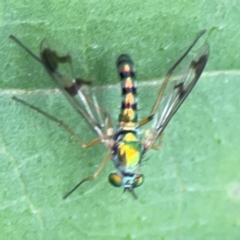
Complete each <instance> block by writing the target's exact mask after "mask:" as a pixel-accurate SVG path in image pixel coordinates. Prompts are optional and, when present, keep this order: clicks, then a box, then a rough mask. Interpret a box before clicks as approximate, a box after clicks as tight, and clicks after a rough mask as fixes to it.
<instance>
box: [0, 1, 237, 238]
mask: <svg viewBox="0 0 240 240" xmlns="http://www.w3.org/2000/svg"><path fill="white" fill-rule="evenodd" d="M0 13H1V30H2V31H1V32H2V37H1V39H0V41H1V44H0V46H1V59H0V61H1V66H2V68H1V81H0V90H1V91H0V98H1V106H0V115H1V117H2V118H1V119H2V121H1V127H0V131H1V132H0V133H1V135H0V146H1V148H0V159H1V161H0V171H1V173H0V187H1V192H0V200H1V207H0V210H1V222H0V226H1V231H0V238H1V239H104V240H105V239H113V238H114V239H184V240H185V239H192V238H194V239H224V240H225V239H231V240H232V239H239V227H240V217H239V216H240V174H239V148H238V147H239V144H240V140H239V136H240V130H239V127H238V125H239V120H240V115H239V109H240V106H239V105H240V94H239V90H240V82H239V76H240V73H239V71H234V69H238V68H239V51H238V49H240V42H239V31H238V28H239V27H238V25H237V24H236V23H237V22H238V21H239V15H240V13H239V9H238V8H237V7H236V3H235V2H234V1H232V2H229V1H222V2H220V1H215V0H214V1H209V2H204V1H173V0H170V1H167V2H166V1H157V0H150V1H142V2H140V1H71V2H68V1H53V0H52V1H45V0H44V1H43V0H41V1H36V2H31V1H12V0H10V1H5V2H2V5H1V7H0ZM204 28H206V29H208V30H209V31H208V33H207V34H206V36H205V40H207V41H208V42H209V43H210V45H211V55H210V59H209V63H208V65H207V69H206V71H205V73H204V74H203V76H202V77H201V79H200V80H199V83H198V84H197V86H196V88H195V89H194V90H193V92H192V93H191V94H190V96H189V97H188V99H187V100H186V102H185V103H184V104H183V106H182V107H181V109H180V110H179V112H178V113H177V114H176V116H174V118H173V119H172V121H171V123H170V124H169V126H168V127H167V129H166V131H165V133H164V139H163V146H162V150H161V151H160V152H154V151H152V152H149V153H148V154H147V157H146V160H148V161H146V162H145V165H144V166H143V167H142V171H143V173H144V175H145V182H144V184H143V186H141V187H140V188H138V189H137V191H136V193H137V195H138V198H139V199H138V200H134V199H132V196H131V195H129V194H127V193H125V194H122V192H121V190H119V189H115V188H113V187H112V186H110V185H109V184H108V182H107V177H108V174H109V173H110V172H111V171H112V170H113V169H114V168H113V165H112V164H111V163H109V164H108V165H107V167H106V168H105V169H104V171H103V172H102V173H101V175H100V176H99V177H98V178H97V179H96V180H94V181H92V182H88V183H85V184H84V185H83V186H82V187H81V188H79V189H78V190H77V191H76V192H74V193H73V194H72V195H71V196H70V197H69V198H68V199H66V200H63V199H62V197H63V195H64V194H65V193H66V192H67V191H69V190H70V189H71V188H72V187H73V186H74V185H75V184H76V183H77V182H78V181H79V180H81V179H82V178H83V177H86V176H89V175H91V174H93V173H94V171H95V170H96V169H97V166H98V165H99V164H100V162H101V160H102V159H103V158H104V156H105V154H106V149H105V148H104V147H103V146H101V145H99V146H94V147H92V148H90V149H82V148H81V147H80V146H79V145H78V144H77V143H76V142H75V141H74V140H73V139H72V137H71V136H69V135H68V133H66V132H65V131H63V130H62V129H61V128H60V127H59V126H57V125H56V124H55V123H53V122H51V121H50V120H49V119H47V118H45V117H44V116H42V115H39V114H38V113H36V112H34V111H32V110H31V109H29V108H26V107H25V106H23V105H21V104H19V103H17V102H15V101H13V100H12V96H13V95H17V96H18V97H20V98H22V99H24V100H26V101H27V102H29V103H32V104H34V105H35V106H38V107H40V108H41V109H43V110H45V111H47V112H48V113H50V114H53V115H54V116H56V117H58V118H59V119H61V120H64V121H65V122H66V123H67V124H68V125H69V126H70V127H72V128H73V129H74V130H75V131H76V132H77V133H78V134H80V135H81V136H82V138H83V139H84V140H86V141H88V140H91V139H92V138H93V137H94V136H93V134H92V133H91V132H90V131H89V128H88V126H87V125H86V124H85V123H84V122H83V120H82V119H81V117H80V116H79V115H78V114H77V113H75V111H74V110H73V109H72V108H71V106H70V104H69V103H68V102H67V101H66V100H65V99H64V97H63V96H62V95H61V94H60V93H59V92H57V91H55V90H50V89H51V88H55V86H54V85H53V84H52V81H51V80H50V79H49V77H48V76H47V74H46V73H45V72H44V70H43V68H42V67H41V66H40V65H39V63H37V62H35V61H34V60H33V59H31V57H30V56H29V55H28V54H27V53H25V52H24V51H23V50H22V49H20V48H19V47H18V46H17V45H16V44H15V43H14V42H12V41H11V40H10V39H8V36H9V35H10V34H14V35H15V36H17V37H18V38H19V39H21V40H22V41H23V42H24V43H25V44H26V45H27V46H28V47H29V48H30V49H32V50H33V51H34V52H36V54H37V53H38V52H39V44H40V42H41V40H42V39H43V38H44V37H47V38H51V39H57V40H59V41H60V42H61V43H62V44H64V46H65V45H66V48H67V49H70V50H71V51H73V53H74V54H75V56H74V60H78V62H79V72H80V74H81V76H83V77H84V78H86V79H92V80H93V81H94V84H96V85H103V86H102V87H99V97H100V100H101V103H102V104H103V105H104V106H106V108H107V110H108V111H109V112H110V113H111V115H112V116H113V118H115V119H117V117H118V114H119V110H118V108H119V106H120V89H119V86H118V85H116V84H117V83H118V78H117V74H116V69H115V61H116V57H117V56H118V55H119V54H120V53H129V54H130V55H132V57H133V59H134V61H135V62H136V67H137V71H138V79H139V81H140V82H141V81H143V82H142V83H140V85H139V102H140V108H141V111H140V112H139V115H140V116H141V117H145V116H147V114H148V113H149V111H150V109H151V106H152V103H153V101H154V97H153V95H154V94H155V95H156V94H157V90H158V88H159V85H160V82H159V81H157V82H155V81H154V80H155V79H160V78H162V77H164V75H165V74H166V72H167V69H168V68H169V67H170V66H171V65H172V64H173V63H174V61H175V60H176V58H177V56H179V55H180V54H181V53H182V52H183V51H184V50H185V49H186V47H187V46H188V45H189V44H190V43H191V41H192V40H193V39H194V37H195V36H196V34H197V33H198V32H199V31H200V30H202V29H204ZM220 70H222V71H220ZM107 84H108V85H107Z"/></svg>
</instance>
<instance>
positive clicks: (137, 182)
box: [134, 174, 144, 188]
mask: <svg viewBox="0 0 240 240" xmlns="http://www.w3.org/2000/svg"><path fill="white" fill-rule="evenodd" d="M143 182H144V175H142V174H141V175H140V176H138V177H137V178H135V180H134V187H135V188H136V187H140V186H141V185H142V184H143Z"/></svg>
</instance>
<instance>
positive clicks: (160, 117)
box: [145, 31, 209, 149]
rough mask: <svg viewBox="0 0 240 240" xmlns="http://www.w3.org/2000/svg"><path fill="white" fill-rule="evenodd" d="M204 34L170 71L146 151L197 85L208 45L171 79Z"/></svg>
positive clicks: (160, 96) (163, 87)
mask: <svg viewBox="0 0 240 240" xmlns="http://www.w3.org/2000/svg"><path fill="white" fill-rule="evenodd" d="M204 33H205V31H202V32H201V33H200V34H199V35H198V37H197V38H196V39H195V41H194V42H193V43H192V44H191V46H190V47H189V48H188V50H187V51H186V52H185V53H184V55H183V56H182V57H181V58H180V59H179V60H178V61H177V62H176V63H175V64H174V66H173V67H172V68H171V69H170V70H169V72H168V74H167V77H166V78H165V80H164V82H163V85H162V87H161V89H160V92H159V95H158V98H157V100H156V102H155V104H154V106H153V109H152V112H151V118H152V119H153V124H152V128H151V129H150V131H149V132H148V135H147V139H146V141H145V148H146V149H149V148H151V147H152V146H153V144H154V143H155V141H156V140H157V139H158V138H159V137H160V136H161V134H162V132H163V130H164V129H165V127H166V126H167V124H168V123H169V121H170V119H171V118H172V116H173V115H174V114H175V113H176V111H177V110H178V108H179V107H180V106H181V104H182V103H183V101H184V100H185V99H186V97H187V96H188V94H189V93H190V92H191V90H192V89H193V87H194V86H195V84H196V83H197V81H198V79H199V77H200V75H201V73H202V71H203V69H204V67H205V65H206V62H207V60H208V55H209V45H208V44H204V45H203V46H201V47H200V49H199V50H198V51H197V53H196V54H195V56H194V57H193V58H192V60H191V61H190V62H189V63H188V64H187V65H186V66H185V68H184V71H183V72H182V74H180V75H179V76H177V77H176V78H175V79H171V77H172V74H173V72H174V70H175V69H176V67H177V66H178V65H179V64H180V62H182V60H183V59H184V58H185V57H186V56H187V54H188V53H189V51H190V50H191V49H192V47H193V46H194V45H195V43H196V42H197V40H198V39H199V38H200V37H201V36H202V35H203V34H204Z"/></svg>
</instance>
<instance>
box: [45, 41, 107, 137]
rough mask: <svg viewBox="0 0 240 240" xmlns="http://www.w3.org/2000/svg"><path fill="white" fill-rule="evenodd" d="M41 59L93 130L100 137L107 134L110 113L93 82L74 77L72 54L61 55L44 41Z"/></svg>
mask: <svg viewBox="0 0 240 240" xmlns="http://www.w3.org/2000/svg"><path fill="white" fill-rule="evenodd" d="M41 61H42V64H43V65H44V67H45V69H46V71H47V72H48V74H49V75H50V76H51V78H52V79H53V81H54V82H55V83H56V84H57V86H58V88H59V89H60V90H61V91H62V93H63V94H64V95H65V97H66V98H67V99H68V100H69V102H70V103H71V104H72V105H73V106H74V108H75V109H76V110H77V111H78V112H79V113H80V114H81V115H82V116H83V117H84V119H85V120H86V121H87V122H88V124H89V125H90V126H91V127H92V128H93V130H94V131H95V132H96V133H97V134H98V135H99V136H100V137H104V136H106V134H107V122H108V121H109V114H108V113H107V112H106V111H105V110H104V109H103V108H102V107H100V105H99V104H98V101H97V98H96V96H95V94H94V93H93V92H92V90H91V87H90V85H91V82H89V81H85V80H83V79H81V78H74V77H73V75H74V74H73V70H72V65H71V62H72V59H71V56H70V55H69V54H66V55H61V56H59V55H58V54H57V52H55V51H54V50H52V49H51V48H49V47H46V46H45V41H43V42H42V44H41ZM70 79H72V80H70Z"/></svg>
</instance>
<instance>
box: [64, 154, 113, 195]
mask: <svg viewBox="0 0 240 240" xmlns="http://www.w3.org/2000/svg"><path fill="white" fill-rule="evenodd" d="M110 157H111V153H110V152H109V153H108V154H107V155H106V156H105V158H104V159H103V161H102V162H101V164H100V166H99V167H98V169H97V171H96V172H95V173H94V174H93V175H92V176H88V177H86V178H84V179H82V180H81V181H80V182H79V183H78V184H77V185H76V186H75V187H74V188H73V189H72V190H71V191H69V192H68V193H66V194H65V195H64V196H63V199H66V198H67V197H68V196H69V195H70V194H71V193H73V192H74V191H75V190H76V189H77V188H78V187H80V186H81V185H82V184H83V183H84V182H87V181H91V180H93V179H95V178H97V177H98V175H99V174H100V173H101V171H102V170H103V168H104V167H105V165H106V164H107V162H108V161H109V159H110Z"/></svg>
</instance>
